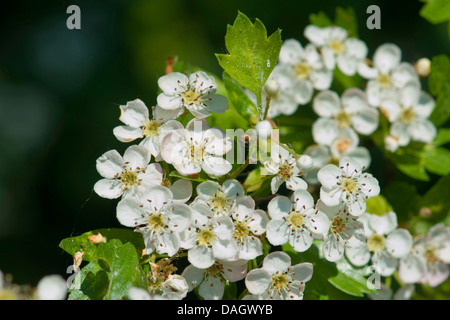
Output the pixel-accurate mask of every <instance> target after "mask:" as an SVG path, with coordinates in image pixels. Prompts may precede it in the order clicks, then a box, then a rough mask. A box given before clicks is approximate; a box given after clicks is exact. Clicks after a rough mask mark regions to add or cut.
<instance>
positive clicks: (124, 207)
mask: <svg viewBox="0 0 450 320" xmlns="http://www.w3.org/2000/svg"><path fill="white" fill-rule="evenodd" d="M140 205H141V201H140V200H139V199H138V198H135V197H127V198H125V199H122V200H121V201H120V202H119V203H118V204H117V210H116V211H117V220H119V222H120V224H122V225H124V226H126V227H136V226H138V225H141V224H143V223H145V222H146V221H145V219H144V218H142V217H141V214H142V209H141V208H140Z"/></svg>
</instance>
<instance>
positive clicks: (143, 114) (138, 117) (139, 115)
mask: <svg viewBox="0 0 450 320" xmlns="http://www.w3.org/2000/svg"><path fill="white" fill-rule="evenodd" d="M148 118H149V114H148V108H147V107H146V105H145V104H144V102H142V101H141V100H139V99H136V100H134V101H128V102H127V104H126V105H125V106H120V117H119V120H120V121H122V122H123V123H125V124H126V125H128V126H130V127H133V128H139V127H142V126H143V125H144V124H145V122H146V121H147V119H148Z"/></svg>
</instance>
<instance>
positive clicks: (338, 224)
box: [331, 216, 348, 235]
mask: <svg viewBox="0 0 450 320" xmlns="http://www.w3.org/2000/svg"><path fill="white" fill-rule="evenodd" d="M345 222H346V221H344V219H342V217H340V216H336V217H334V218H333V220H332V221H331V232H333V233H334V234H340V235H342V234H344V231H346V230H347V229H348V228H346V226H345Z"/></svg>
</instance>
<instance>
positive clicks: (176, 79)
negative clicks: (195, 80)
mask: <svg viewBox="0 0 450 320" xmlns="http://www.w3.org/2000/svg"><path fill="white" fill-rule="evenodd" d="M187 83H188V77H187V76H186V75H185V74H183V73H180V72H171V73H169V74H166V75H164V76H162V77H160V78H159V79H158V86H159V88H160V89H161V90H162V91H163V92H164V93H167V94H173V93H175V92H177V91H180V87H181V88H184V87H186V86H187ZM175 88H176V89H177V91H175V90H174V89H175Z"/></svg>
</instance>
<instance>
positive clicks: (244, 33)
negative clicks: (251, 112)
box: [216, 12, 282, 113]
mask: <svg viewBox="0 0 450 320" xmlns="http://www.w3.org/2000/svg"><path fill="white" fill-rule="evenodd" d="M225 44H226V47H227V50H228V52H229V54H216V57H217V60H218V61H219V64H220V65H221V66H222V68H223V69H224V70H225V71H226V72H227V73H228V74H229V75H230V76H231V77H233V78H234V79H235V80H236V81H237V82H239V83H240V84H241V85H242V86H244V87H245V88H247V89H249V90H250V91H252V92H253V93H254V94H255V95H256V98H257V101H258V107H259V112H260V113H262V101H261V93H262V89H263V86H264V83H265V82H266V80H267V78H268V77H269V75H270V73H271V72H272V70H273V68H274V67H275V65H276V63H277V60H278V55H279V53H280V49H281V45H282V41H281V32H280V30H279V29H278V30H277V31H275V32H274V33H273V34H272V35H271V36H269V37H267V31H266V28H265V26H264V24H263V23H262V22H261V21H260V20H258V19H256V20H255V23H252V22H251V21H250V19H249V18H248V17H247V16H246V15H245V14H243V13H241V12H239V13H238V16H237V18H236V20H235V21H234V24H233V25H232V26H230V25H228V27H227V33H226V35H225Z"/></svg>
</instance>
